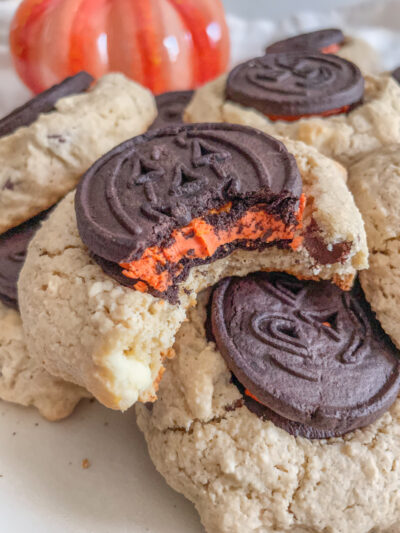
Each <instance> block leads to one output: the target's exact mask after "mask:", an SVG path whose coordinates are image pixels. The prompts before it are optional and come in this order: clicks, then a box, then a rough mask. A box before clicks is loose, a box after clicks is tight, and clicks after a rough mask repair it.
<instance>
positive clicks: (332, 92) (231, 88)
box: [226, 50, 364, 121]
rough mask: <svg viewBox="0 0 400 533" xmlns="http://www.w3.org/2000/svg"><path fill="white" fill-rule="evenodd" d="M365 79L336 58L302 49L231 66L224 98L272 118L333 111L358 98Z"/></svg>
mask: <svg viewBox="0 0 400 533" xmlns="http://www.w3.org/2000/svg"><path fill="white" fill-rule="evenodd" d="M363 93H364V79H363V77H362V75H361V72H360V70H359V69H358V67H357V66H356V65H354V64H353V63H350V62H349V61H346V60H344V59H342V58H340V57H337V56H334V55H330V54H321V53H315V52H310V51H307V50H303V51H301V52H285V53H277V54H271V53H268V54H266V55H265V56H263V57H258V58H255V59H251V60H250V61H247V62H246V63H243V64H241V65H239V66H237V67H236V68H234V69H233V70H232V72H231V73H230V74H229V76H228V79H227V84H226V98H227V99H228V100H231V101H233V102H237V103H238V104H241V105H244V106H246V107H252V108H254V109H256V110H258V111H260V112H261V113H263V114H264V115H266V116H267V117H269V118H270V119H271V120H288V121H291V120H298V119H299V118H301V117H307V116H313V115H321V116H328V115H337V114H340V113H345V112H347V111H348V110H349V109H350V108H352V106H354V105H356V104H358V103H360V102H361V100H362V97H363Z"/></svg>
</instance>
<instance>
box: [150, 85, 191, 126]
mask: <svg viewBox="0 0 400 533" xmlns="http://www.w3.org/2000/svg"><path fill="white" fill-rule="evenodd" d="M193 94H194V91H172V92H169V93H164V94H160V95H158V96H156V103H157V110H158V116H157V118H156V120H155V121H154V122H153V124H152V125H151V126H150V128H149V129H151V130H155V129H158V128H165V127H166V126H171V125H172V124H182V122H183V112H184V111H185V109H186V107H187V106H188V104H189V102H190V100H191V99H192V96H193Z"/></svg>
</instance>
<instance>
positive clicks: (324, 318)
mask: <svg viewBox="0 0 400 533" xmlns="http://www.w3.org/2000/svg"><path fill="white" fill-rule="evenodd" d="M261 286H262V287H264V288H265V291H266V292H268V293H270V294H273V295H274V296H275V297H276V298H277V300H278V302H280V303H279V304H278V306H277V307H278V308H279V311H278V309H277V311H278V312H276V313H271V309H268V311H266V312H264V311H254V313H253V315H252V316H249V317H248V318H249V331H251V332H252V334H253V336H254V338H255V339H256V341H258V342H257V344H255V349H257V350H262V349H266V350H267V353H268V356H267V357H270V358H271V359H273V360H274V361H275V363H276V364H277V365H278V366H280V367H282V368H283V369H285V370H286V371H287V372H289V373H292V374H293V375H295V376H297V377H299V378H302V379H306V380H309V381H320V380H321V379H323V372H324V371H326V367H327V366H329V365H335V366H336V365H342V364H352V365H359V364H361V363H362V361H363V358H364V357H365V355H366V353H367V350H366V349H365V346H364V344H365V339H367V338H368V337H369V336H370V335H371V333H370V328H369V324H368V321H367V319H366V317H365V316H364V313H363V311H362V309H361V308H360V306H359V305H358V304H357V302H356V301H355V300H354V299H353V298H351V296H350V295H349V294H346V293H343V294H342V295H341V298H342V305H340V306H338V305H335V304H334V303H333V304H330V303H329V302H323V304H322V305H321V302H320V301H319V300H320V299H319V298H318V295H317V298H315V294H313V288H314V287H313V285H308V286H304V284H302V282H300V281H298V280H296V279H285V278H282V277H280V278H275V279H274V278H273V277H272V276H271V281H264V282H262V284H261ZM314 292H315V291H314ZM313 296H314V297H313ZM303 300H307V303H306V304H305V305H303ZM304 307H305V308H304ZM259 342H261V343H262V344H263V345H265V348H263V347H261V346H259ZM260 363H261V364H260V367H259V368H258V370H259V371H260V372H263V371H264V370H265V368H263V365H262V362H261V361H260Z"/></svg>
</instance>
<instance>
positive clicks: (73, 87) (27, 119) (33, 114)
mask: <svg viewBox="0 0 400 533" xmlns="http://www.w3.org/2000/svg"><path fill="white" fill-rule="evenodd" d="M93 81H94V79H93V78H92V76H91V75H90V74H88V73H87V72H84V71H82V72H79V73H78V74H75V76H71V77H69V78H66V79H65V80H64V81H62V82H61V83H59V84H58V85H54V86H53V87H50V89H47V90H46V91H44V92H42V93H40V94H39V95H38V96H36V97H35V98H33V99H32V100H29V102H27V103H26V104H24V105H23V106H21V107H18V108H17V109H15V110H14V111H12V112H11V113H10V114H9V115H7V116H6V117H4V118H3V119H1V120H0V137H4V136H6V135H10V134H11V133H14V131H16V130H17V129H18V128H21V127H22V126H29V125H30V124H32V123H33V122H35V120H36V119H37V118H38V116H39V115H40V114H41V113H49V112H50V111H54V106H55V104H56V103H57V102H58V100H60V99H61V98H65V97H66V96H71V95H72V94H78V93H82V92H84V91H86V90H87V89H89V87H90V85H91V84H92V83H93Z"/></svg>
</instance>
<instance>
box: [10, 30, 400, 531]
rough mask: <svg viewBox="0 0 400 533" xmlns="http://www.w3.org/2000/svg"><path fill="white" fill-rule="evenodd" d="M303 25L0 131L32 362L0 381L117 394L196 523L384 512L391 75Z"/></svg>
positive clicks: (399, 221) (395, 237) (298, 523)
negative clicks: (367, 69) (212, 73)
mask: <svg viewBox="0 0 400 533" xmlns="http://www.w3.org/2000/svg"><path fill="white" fill-rule="evenodd" d="M319 33H320V35H318V34H317V35H315V34H313V35H312V36H311V37H310V36H309V35H306V36H299V37H297V41H296V42H295V47H296V50H295V51H293V40H288V41H285V42H280V43H276V44H275V45H274V46H272V47H270V48H269V49H268V50H267V52H266V55H265V56H263V57H261V58H256V59H252V60H250V61H248V62H246V63H244V64H242V65H239V66H238V67H236V68H235V69H234V70H233V71H232V72H230V73H229V74H228V75H226V76H223V77H222V78H220V79H218V80H216V81H214V82H211V83H210V84H208V85H206V86H204V87H202V88H200V89H198V90H197V91H196V92H195V93H188V92H183V93H168V94H165V95H161V96H158V97H157V99H154V98H153V97H152V96H151V95H150V94H149V93H148V92H147V91H146V90H145V89H143V88H141V87H138V86H137V85H136V84H134V83H133V82H130V81H128V80H126V79H125V78H123V76H120V75H109V76H107V77H105V78H103V79H102V80H100V81H99V82H98V83H97V85H95V86H94V87H92V88H90V89H88V87H83V88H81V89H80V90H86V92H85V93H84V94H80V95H78V96H68V97H64V98H62V99H61V100H59V97H57V98H54V99H53V101H52V104H51V106H50V108H49V109H47V108H44V109H42V108H40V109H37V103H35V101H33V102H31V103H29V104H28V105H27V107H26V109H28V110H29V112H30V113H32V109H34V110H36V114H35V115H34V116H32V118H31V119H30V123H31V124H30V125H27V123H26V122H21V121H20V122H18V123H17V124H16V125H15V127H12V128H11V130H10V131H7V132H6V136H5V137H3V138H2V139H0V158H2V159H3V163H4V164H3V168H4V169H5V170H2V171H0V186H1V190H0V205H2V206H4V207H3V209H2V211H1V214H0V221H4V228H3V231H4V232H7V233H5V234H4V235H3V236H2V237H1V238H0V239H3V240H0V243H1V244H0V253H1V254H2V253H3V252H2V250H3V249H4V250H5V252H4V257H5V259H4V260H3V259H2V257H3V255H1V256H0V281H1V285H0V289H1V290H2V292H3V293H4V301H5V304H6V305H7V306H9V305H10V304H14V305H15V304H16V303H17V302H18V306H19V311H20V313H21V318H22V323H21V319H20V317H19V315H18V313H17V311H12V313H14V315H13V317H14V321H15V323H16V324H18V339H19V342H20V346H21V348H18V350H19V349H21V350H23V353H24V354H25V355H24V357H25V359H26V360H27V361H29V365H31V368H32V371H31V373H32V375H34V376H38V378H37V380H36V378H35V380H32V387H33V388H34V390H33V392H32V393H31V397H30V399H27V398H26V397H25V396H18V394H17V391H15V390H14V391H12V392H13V393H14V395H11V393H10V394H8V392H7V389H6V388H4V390H3V388H0V394H1V396H2V397H4V399H8V400H11V401H17V402H20V403H24V404H29V403H33V404H34V405H36V406H37V407H39V409H41V411H42V412H43V413H44V414H45V415H46V416H50V415H49V411H47V412H46V411H45V410H44V408H43V404H40V402H39V400H38V398H39V396H40V390H45V387H48V388H49V389H50V390H55V387H56V386H57V387H58V389H57V391H58V394H59V395H61V396H62V395H63V394H64V398H68V400H69V411H70V410H71V409H72V407H73V405H74V403H76V401H77V400H78V399H79V397H81V396H84V395H85V394H89V393H90V394H91V395H93V396H94V397H95V398H97V399H98V400H99V401H100V402H102V403H103V404H104V405H106V406H107V407H109V408H112V409H119V410H126V409H128V408H129V407H131V406H132V405H133V404H136V412H137V417H138V423H139V426H140V428H141V429H142V431H143V433H144V435H145V438H146V441H147V443H148V447H149V452H150V455H151V457H152V459H153V461H154V463H155V465H156V467H157V469H158V470H159V471H160V472H161V473H162V475H163V476H164V477H165V478H166V480H167V482H168V483H169V484H170V485H171V486H172V487H173V488H175V489H176V490H178V491H179V492H182V493H183V494H185V496H187V497H188V498H189V499H190V500H191V501H192V502H193V503H194V504H195V505H196V508H197V509H198V511H199V514H200V517H201V520H202V522H203V524H204V526H205V528H206V530H207V531H209V532H210V533H236V532H240V533H243V532H260V533H261V532H263V533H264V532H265V533H269V532H276V533H289V532H290V533H304V532H306V531H307V532H308V531H309V532H311V531H312V532H318V533H327V532H341V533H345V532H346V533H347V532H348V533H370V532H375V533H377V532H381V533H384V532H385V533H388V532H389V531H393V533H394V532H396V531H398V530H399V528H400V492H399V487H400V462H399V461H398V457H397V455H398V453H399V451H400V402H399V400H398V396H399V391H400V365H399V363H400V357H399V356H400V353H399V351H398V348H399V347H400V329H399V327H398V325H397V324H398V322H397V316H398V314H399V313H400V312H399V311H398V309H397V308H398V302H397V292H396V290H397V289H396V287H397V284H398V281H399V280H400V266H399V265H400V259H398V258H400V248H399V244H398V243H399V242H400V241H399V235H400V218H399V217H398V215H397V201H396V198H397V197H399V199H400V157H399V156H398V155H397V154H398V148H399V146H400V144H396V143H400V103H399V102H400V87H399V86H398V84H397V82H396V81H395V79H393V77H391V76H390V75H389V74H382V75H379V76H371V75H369V76H368V75H365V76H364V75H363V74H362V73H361V71H360V69H359V68H358V67H357V66H356V65H355V64H354V63H352V62H350V61H349V60H347V59H344V58H343V57H341V56H340V55H337V54H339V53H340V52H343V53H344V50H343V48H344V46H345V44H344V43H345V42H347V43H348V42H349V41H348V40H347V41H345V38H344V37H343V35H342V34H341V32H339V31H337V30H336V31H333V30H330V33H329V32H328V33H329V35H327V34H326V32H319ZM327 39H328V40H327ZM302 43H303V44H302ZM341 48H342V49H341ZM82 76H83V77H84V75H80V77H82ZM78 79H81V78H79V76H78ZM75 81H76V78H75ZM64 83H65V84H68V83H71V80H67V81H66V82H64ZM89 84H90V82H89ZM109 86H110V87H112V91H111V92H107V91H108V87H109ZM56 90H58V89H56V88H54V89H53V91H56ZM75 92H76V91H75ZM103 92H104V95H103ZM50 94H52V92H51V91H50ZM63 96H65V95H63ZM39 98H42V100H43V99H44V96H42V97H39ZM42 100H39V103H40V102H41V101H42ZM156 106H157V108H158V111H159V115H158V117H157V118H156V112H155V109H156ZM24 112H25V111H22V110H17V112H16V113H14V115H15V117H17V119H18V120H20V117H21V116H22V114H23V113H24ZM43 112H45V113H46V114H41V115H38V113H43ZM155 119H156V120H155ZM12 120H13V118H6V119H4V123H5V124H13V122H12ZM21 120H22V119H21ZM184 121H185V122H186V123H184ZM1 125H2V124H1V123H0V131H1ZM17 126H18V127H19V129H17V130H16V131H15V132H14V131H12V130H13V129H15V128H16V127H17ZM20 126H24V127H20ZM146 130H148V131H146ZM119 143H121V144H119ZM11 147H13V148H11ZM3 154H4V155H3ZM6 156H7V157H6ZM76 185H77V188H76V190H74V188H75V186H76ZM56 203H57V205H56V206H55V207H54V208H53V209H52V210H51V212H50V213H48V212H46V213H45V215H42V214H40V213H41V212H42V211H43V210H47V209H49V208H51V207H52V206H53V205H54V204H56ZM16 213H18V215H17V214H16ZM24 213H25V215H26V216H25V215H24ZM37 216H38V217H39V219H37V218H35V219H34V220H35V224H36V225H37V226H38V227H39V226H40V229H38V227H36V225H35V227H34V230H35V231H33V229H32V227H33V226H32V223H31V222H28V223H26V222H25V221H26V220H27V219H31V217H37ZM36 220H38V222H36ZM23 222H25V224H24V225H23V226H18V227H16V228H15V226H17V224H21V223H23ZM7 224H8V225H7ZM27 224H28V225H27ZM26 225H27V226H26ZM25 227H27V228H29V231H27V232H26V231H25ZM10 228H14V229H11V230H10ZM36 230H37V231H36ZM20 236H22V237H20ZM28 241H30V243H29V247H28V252H27V254H26V257H23V256H24V252H25V249H26V246H27V243H28ZM367 241H368V245H367ZM3 242H4V244H3ZM14 243H15V244H14ZM17 246H19V248H17ZM368 248H369V249H368ZM16 256H18V261H19V262H18V265H17V264H16V261H14V259H15V257H16ZM368 258H370V265H371V266H370V267H369V262H368V261H369V259H368ZM12 261H14V262H15V267H14V263H12ZM22 263H23V267H22V270H21V272H19V270H20V267H21V266H22ZM397 263H399V265H398V264H397ZM3 265H4V267H3ZM3 273H4V274H3ZM359 273H360V274H359ZM358 274H359V275H358ZM3 277H4V279H5V282H4V283H3V281H2V280H3ZM17 279H18V295H16V293H15V286H16V282H17ZM6 283H8V284H9V286H10V287H11V289H12V290H13V291H14V292H13V293H12V294H11V292H7V291H5V290H3V289H2V287H3V285H4V286H5V284H6ZM10 295H11V296H10ZM2 309H3V308H2ZM4 309H6V308H5V307H4ZM7 313H8V314H9V313H11V311H10V310H9V307H7V312H6V311H4V320H9V318H7V316H8V315H7ZM7 331H8V333H9V332H10V331H13V330H12V329H11V326H10V327H7ZM16 335H17V334H16ZM0 342H2V340H1V337H0ZM2 350H3V351H4V350H8V351H7V352H5V353H6V356H3V355H2ZM18 350H17V348H15V350H14V348H13V344H12V343H9V342H7V341H5V342H3V344H0V364H2V365H3V370H2V379H4V376H5V372H4V369H7V368H8V367H10V366H12V365H14V367H15V366H16V365H17V363H15V361H16V360H17V358H18V357H19V351H18ZM33 369H34V370H33ZM17 372H19V375H21V376H22V377H21V379H25V378H24V377H23V373H22V372H21V371H20V370H18V368H17ZM43 376H46V379H47V380H50V381H49V383H50V384H51V385H43V386H42V385H39V384H36V382H37V383H39V377H40V379H44V378H43ZM13 383H15V380H13ZM40 386H42V389H39V387H40ZM67 387H68V389H67ZM64 390H65V391H68V392H65V393H64V392H63V391H64ZM36 391H38V392H37V394H36ZM86 391H88V392H86ZM54 394H55V393H54ZM72 395H73V401H72V400H71V397H72ZM46 401H47V408H48V409H50V406H52V405H54V404H55V402H56V400H55V399H54V400H53V399H52V398H51V397H50V396H49V395H47V396H46ZM65 401H67V400H65ZM67 411H68V409H67V408H65V409H64V412H63V413H62V414H61V413H59V415H58V416H65V415H66V414H67ZM50 417H51V418H56V417H57V416H56V415H55V414H53V415H51V416H50ZM390 528H394V529H392V530H391V529H390ZM396 528H397V529H396Z"/></svg>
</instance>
